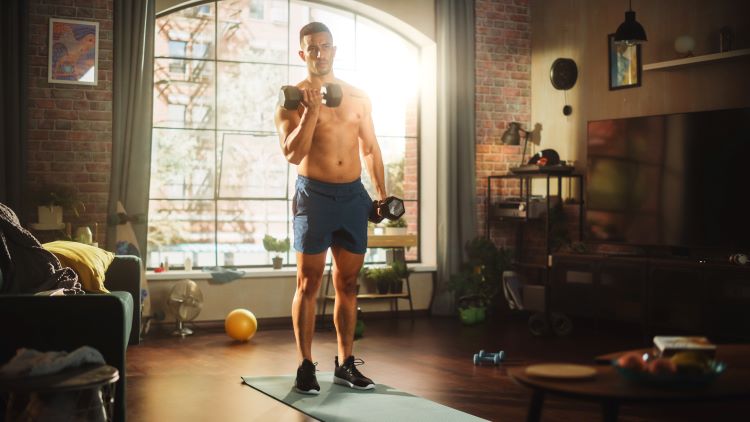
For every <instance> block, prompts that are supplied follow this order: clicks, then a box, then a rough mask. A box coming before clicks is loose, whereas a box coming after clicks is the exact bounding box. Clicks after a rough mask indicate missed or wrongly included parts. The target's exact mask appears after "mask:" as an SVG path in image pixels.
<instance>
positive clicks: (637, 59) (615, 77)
mask: <svg viewBox="0 0 750 422" xmlns="http://www.w3.org/2000/svg"><path fill="white" fill-rule="evenodd" d="M607 38H608V41H609V42H608V43H607V45H608V46H609V50H608V53H609V89H610V90H614V89H623V88H635V87H637V86H641V45H640V44H634V45H627V44H618V43H615V34H609V35H608V37H607Z"/></svg>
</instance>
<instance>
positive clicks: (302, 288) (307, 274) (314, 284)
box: [297, 268, 323, 298]
mask: <svg viewBox="0 0 750 422" xmlns="http://www.w3.org/2000/svg"><path fill="white" fill-rule="evenodd" d="M322 279H323V271H322V270H318V269H316V268H303V269H302V270H301V271H300V273H299V274H298V275H297V290H299V292H300V294H302V295H303V296H305V297H307V298H314V297H315V296H317V294H318V289H319V288H320V282H321V280H322Z"/></svg>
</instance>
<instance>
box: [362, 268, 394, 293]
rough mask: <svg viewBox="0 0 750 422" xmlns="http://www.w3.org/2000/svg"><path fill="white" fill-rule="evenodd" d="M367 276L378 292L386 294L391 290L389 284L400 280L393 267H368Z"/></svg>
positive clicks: (391, 284)
mask: <svg viewBox="0 0 750 422" xmlns="http://www.w3.org/2000/svg"><path fill="white" fill-rule="evenodd" d="M367 276H368V277H369V278H370V279H372V280H373V281H374V282H375V286H376V288H377V291H378V293H380V294H386V293H388V292H389V291H390V290H391V286H393V284H394V283H396V282H397V281H399V280H400V278H399V276H398V274H396V271H394V270H393V268H390V267H385V268H370V269H369V270H367Z"/></svg>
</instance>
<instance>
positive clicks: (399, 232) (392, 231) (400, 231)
mask: <svg viewBox="0 0 750 422" xmlns="http://www.w3.org/2000/svg"><path fill="white" fill-rule="evenodd" d="M385 234H386V235H388V236H403V235H405V234H406V227H386V228H385Z"/></svg>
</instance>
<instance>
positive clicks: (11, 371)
mask: <svg viewBox="0 0 750 422" xmlns="http://www.w3.org/2000/svg"><path fill="white" fill-rule="evenodd" d="M87 363H92V364H93V363H100V364H103V363H104V357H102V354H101V353H99V351H98V350H96V349H94V348H93V347H89V346H81V347H79V348H77V349H75V350H73V351H72V352H70V353H68V352H40V351H38V350H34V349H24V348H21V349H18V350H17V351H16V355H15V356H14V357H13V359H11V360H10V361H8V363H6V364H5V365H3V366H1V367H0V378H12V377H18V376H26V375H27V376H35V375H49V374H56V373H58V372H60V371H62V370H64V369H68V368H77V367H79V366H81V365H84V364H87Z"/></svg>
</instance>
